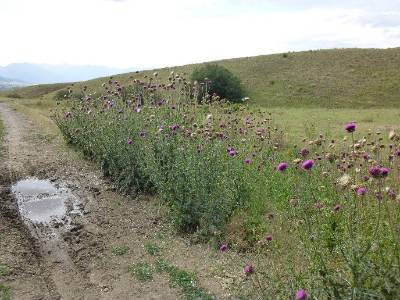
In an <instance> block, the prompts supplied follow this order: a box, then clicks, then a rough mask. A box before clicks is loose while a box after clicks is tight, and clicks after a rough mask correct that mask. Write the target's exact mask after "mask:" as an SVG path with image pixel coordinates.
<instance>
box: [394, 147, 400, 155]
mask: <svg viewBox="0 0 400 300" xmlns="http://www.w3.org/2000/svg"><path fill="white" fill-rule="evenodd" d="M394 155H396V156H399V157H400V149H397V150H396V151H395V152H394Z"/></svg>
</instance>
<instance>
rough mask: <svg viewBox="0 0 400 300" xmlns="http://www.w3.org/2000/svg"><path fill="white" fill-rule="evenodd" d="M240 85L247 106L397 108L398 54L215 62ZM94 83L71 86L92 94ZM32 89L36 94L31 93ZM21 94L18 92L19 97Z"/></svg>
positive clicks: (125, 80)
mask: <svg viewBox="0 0 400 300" xmlns="http://www.w3.org/2000/svg"><path fill="white" fill-rule="evenodd" d="M215 63H218V64H221V65H223V66H225V67H227V68H228V69H230V70H231V71H232V72H234V73H235V74H236V75H237V76H239V77H240V79H241V80H242V82H243V85H244V87H245V89H246V91H247V92H246V93H247V95H248V96H249V97H250V98H251V102H252V103H255V104H259V105H262V106H274V107H278V106H279V107H288V106H290V107H344V108H363V107H397V106H398V105H399V104H400V84H399V82H400V48H392V49H332V50H319V51H304V52H293V53H288V54H285V55H283V54H274V55H262V56H256V57H246V58H235V59H228V60H222V61H217V62H215ZM196 66H197V65H196V64H194V65H186V66H180V67H171V68H164V69H159V70H151V71H143V72H140V73H139V74H136V73H127V74H121V75H117V76H115V77H114V78H115V79H116V80H119V81H120V82H121V83H122V84H124V85H126V84H129V82H131V81H132V79H133V78H143V76H144V75H151V74H152V73H153V72H154V71H158V72H159V75H160V78H165V77H167V76H168V74H169V72H170V71H172V70H174V71H176V72H178V73H183V72H186V73H187V74H189V75H187V76H190V73H191V72H192V70H193V68H194V67H196ZM104 80H105V79H104V78H98V79H94V80H90V81H86V82H80V83H77V84H75V86H74V88H75V89H77V88H78V89H79V88H80V87H81V86H83V85H88V87H89V88H93V89H96V88H97V87H98V86H100V84H101V83H102V82H103V81H104ZM37 88H40V86H39V87H37ZM23 90H24V89H22V91H23Z"/></svg>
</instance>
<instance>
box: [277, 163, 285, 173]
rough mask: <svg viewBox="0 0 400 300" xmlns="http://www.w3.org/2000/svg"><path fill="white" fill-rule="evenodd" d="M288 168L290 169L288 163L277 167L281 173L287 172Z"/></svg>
mask: <svg viewBox="0 0 400 300" xmlns="http://www.w3.org/2000/svg"><path fill="white" fill-rule="evenodd" d="M287 167H288V164H287V163H285V162H281V163H279V164H278V166H277V167H276V169H277V170H278V171H280V172H283V171H285V170H286V169H287Z"/></svg>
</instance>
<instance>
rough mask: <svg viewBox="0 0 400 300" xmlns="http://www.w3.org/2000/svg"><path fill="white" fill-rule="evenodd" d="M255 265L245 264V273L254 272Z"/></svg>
mask: <svg viewBox="0 0 400 300" xmlns="http://www.w3.org/2000/svg"><path fill="white" fill-rule="evenodd" d="M253 271H254V270H253V266H252V265H251V264H247V265H245V266H244V268H243V272H244V274H246V275H250V274H251V273H253Z"/></svg>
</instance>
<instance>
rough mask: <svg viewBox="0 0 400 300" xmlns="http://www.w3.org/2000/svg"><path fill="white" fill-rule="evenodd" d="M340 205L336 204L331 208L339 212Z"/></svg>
mask: <svg viewBox="0 0 400 300" xmlns="http://www.w3.org/2000/svg"><path fill="white" fill-rule="evenodd" d="M341 208H342V206H341V205H340V204H336V205H335V207H334V208H333V210H334V211H335V212H339V211H340V210H341Z"/></svg>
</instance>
